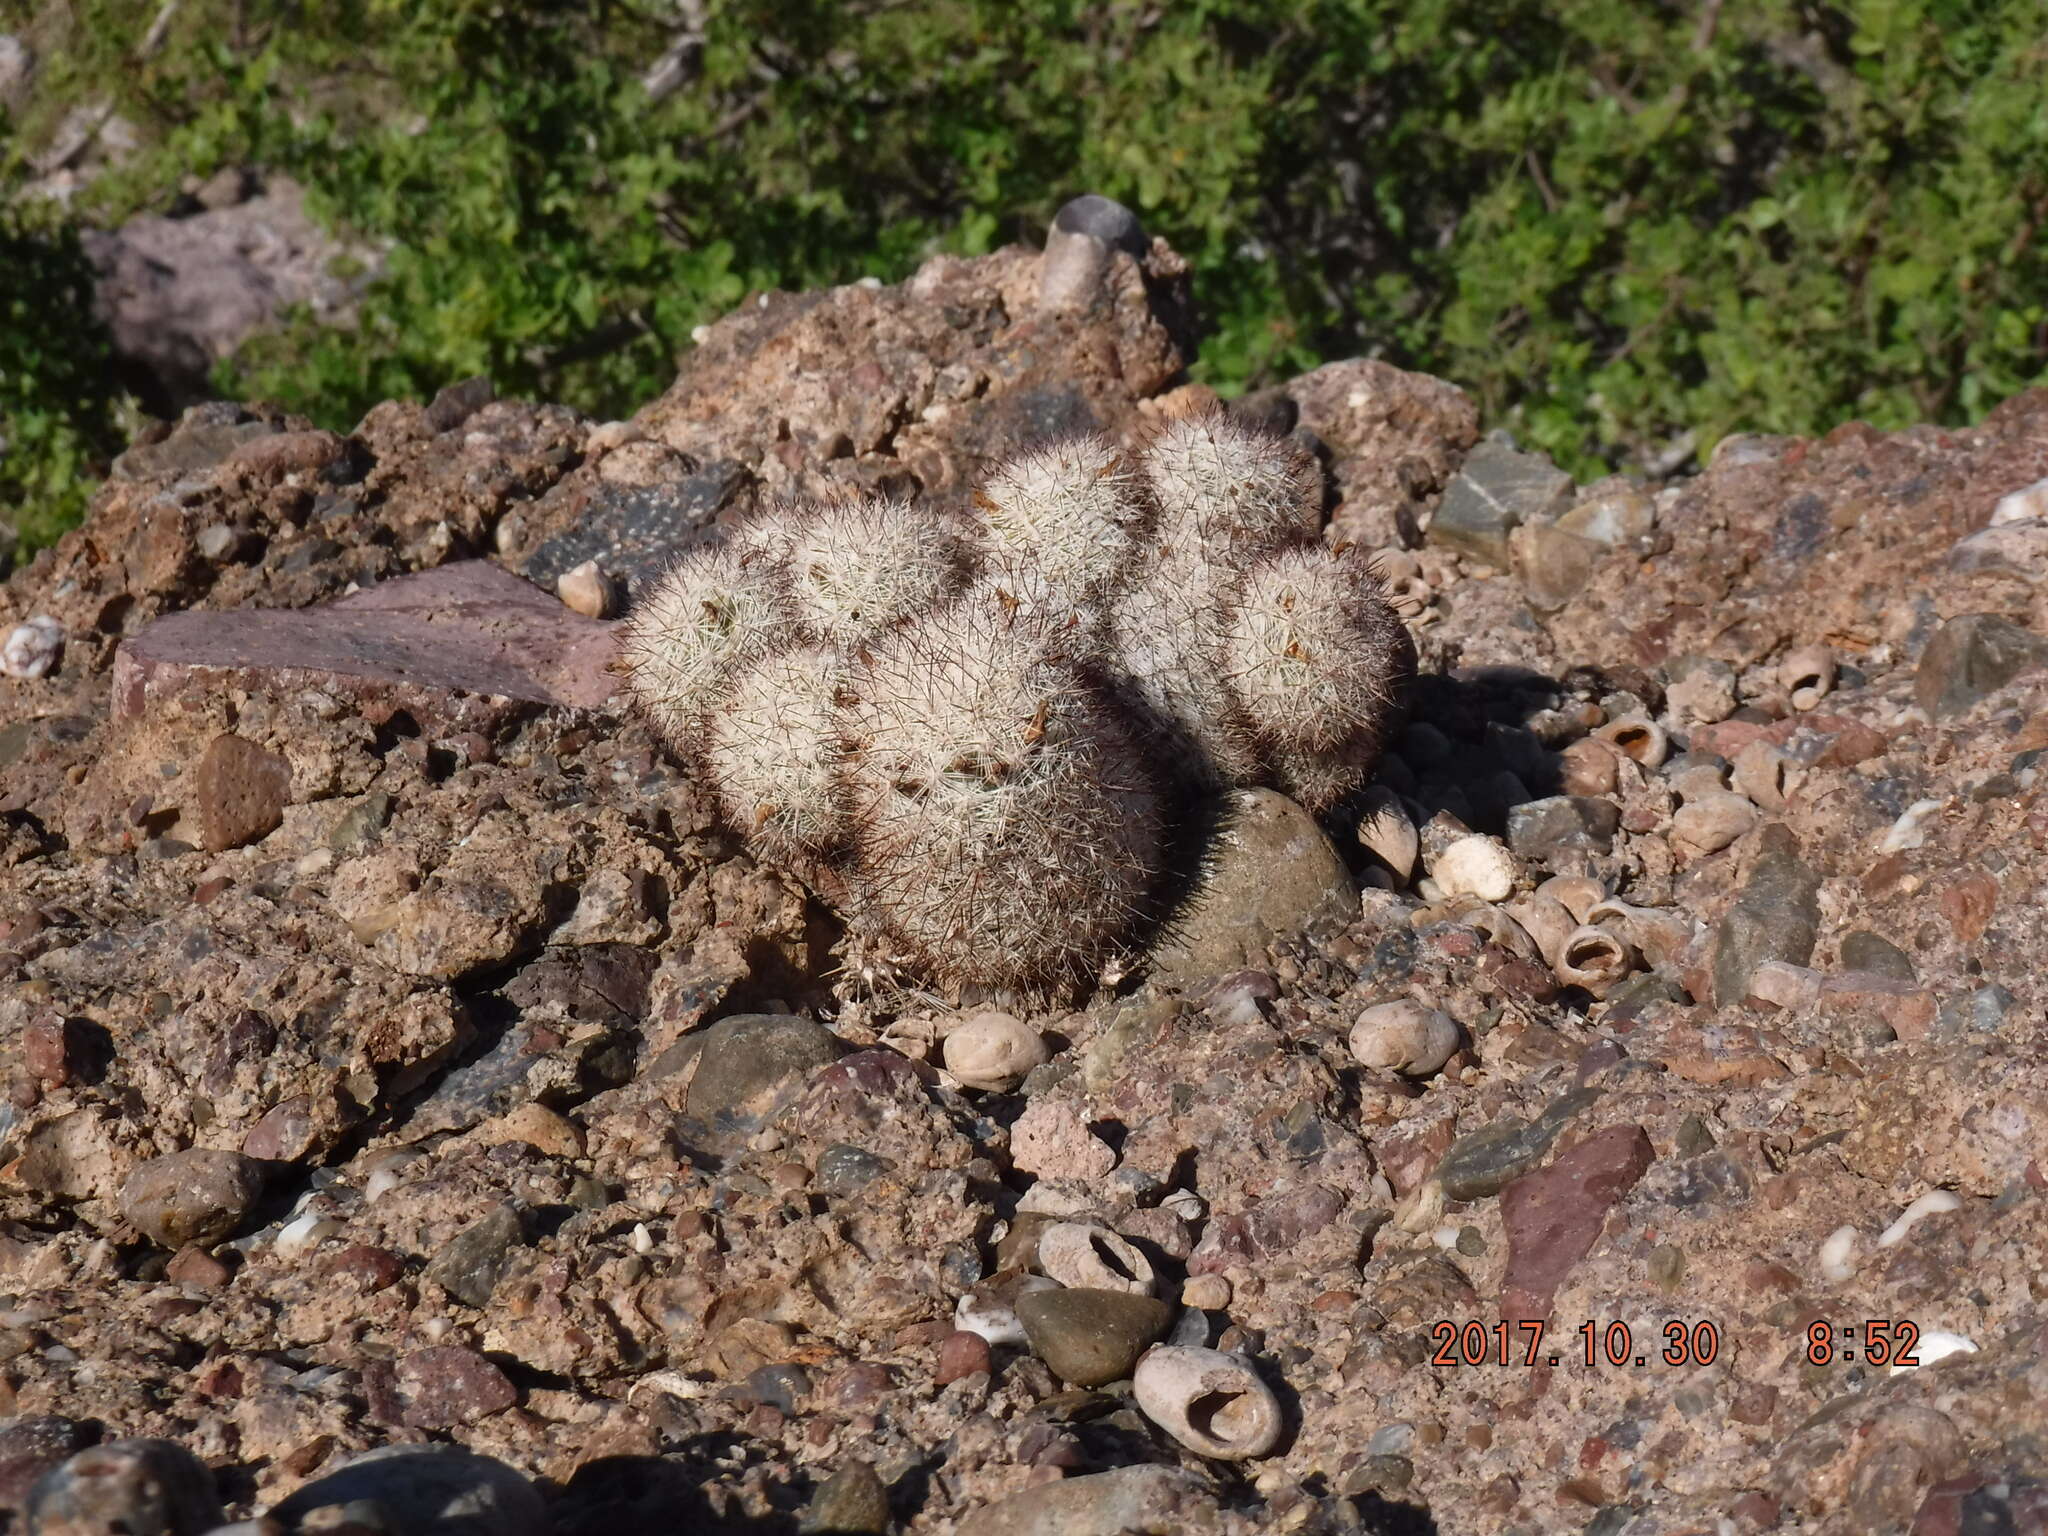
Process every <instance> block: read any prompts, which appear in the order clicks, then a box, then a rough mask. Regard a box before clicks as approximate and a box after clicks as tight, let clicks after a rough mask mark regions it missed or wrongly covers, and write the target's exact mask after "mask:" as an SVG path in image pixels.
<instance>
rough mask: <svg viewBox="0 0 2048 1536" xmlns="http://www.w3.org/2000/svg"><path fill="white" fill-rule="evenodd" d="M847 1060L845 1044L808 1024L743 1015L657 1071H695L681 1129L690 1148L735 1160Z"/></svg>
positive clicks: (666, 1058) (682, 1047)
mask: <svg viewBox="0 0 2048 1536" xmlns="http://www.w3.org/2000/svg"><path fill="white" fill-rule="evenodd" d="M845 1054H846V1046H845V1045H844V1043H842V1042H841V1041H840V1039H839V1037H838V1036H836V1035H834V1034H833V1033H832V1031H831V1030H829V1029H827V1028H825V1026H824V1025H822V1024H819V1023H815V1022H814V1021H812V1020H810V1019H805V1018H799V1017H798V1016H797V1015H795V1014H789V1013H741V1014H735V1015H734V1016H733V1017H732V1018H729V1019H720V1020H719V1021H718V1022H717V1023H716V1024H713V1025H711V1026H710V1027H709V1028H707V1029H701V1030H698V1031H697V1032H696V1033H695V1034H692V1035H686V1036H684V1037H683V1039H681V1040H679V1041H678V1042H677V1043H676V1044H675V1045H673V1046H671V1047H669V1049H668V1050H667V1051H664V1052H663V1053H662V1056H661V1059H660V1060H659V1061H658V1062H656V1063H655V1066H654V1070H655V1071H656V1072H658V1073H667V1072H680V1071H683V1070H685V1069H686V1068H687V1067H688V1066H689V1065H690V1063H692V1062H695V1063H696V1076H695V1077H693V1078H692V1079H691V1080H690V1087H689V1090H688V1092H687V1094H686V1096H685V1098H684V1101H683V1111H682V1114H681V1115H680V1116H679V1117H678V1120H677V1127H676V1128H677V1130H678V1132H679V1133H680V1134H681V1136H682V1138H683V1140H684V1141H685V1143H687V1144H688V1145H690V1146H692V1147H697V1148H701V1149H703V1150H705V1151H709V1152H712V1153H715V1154H717V1155H719V1156H730V1155H731V1154H733V1153H735V1152H738V1151H740V1150H741V1149H743V1148H744V1147H745V1146H746V1144H747V1141H748V1139H749V1138H750V1137H752V1136H753V1135H754V1133H755V1132H756V1131H758V1130H760V1129H761V1128H762V1127H763V1126H764V1125H766V1124H767V1123H768V1122H769V1121H770V1120H771V1119H773V1118H774V1117H775V1116H776V1115H778V1114H780V1113H781V1112H782V1110H783V1109H785V1108H786V1107H788V1105H789V1104H790V1103H791V1102H792V1101H793V1100H794V1099H795V1098H796V1096H797V1095H798V1093H800V1092H801V1091H802V1089H803V1086H804V1084H805V1083H806V1082H808V1081H809V1080H810V1076H811V1074H812V1073H813V1072H816V1071H817V1070H818V1069H819V1068H820V1067H827V1066H830V1065H831V1064H832V1063H833V1062H835V1061H837V1060H838V1059H839V1058H840V1057H841V1056H843V1055H845Z"/></svg>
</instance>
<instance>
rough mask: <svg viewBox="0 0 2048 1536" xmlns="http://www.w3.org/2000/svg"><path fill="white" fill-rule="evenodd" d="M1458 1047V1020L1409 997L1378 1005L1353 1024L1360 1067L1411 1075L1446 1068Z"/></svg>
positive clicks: (1354, 1049) (1353, 1051)
mask: <svg viewBox="0 0 2048 1536" xmlns="http://www.w3.org/2000/svg"><path fill="white" fill-rule="evenodd" d="M1457 1048H1458V1024H1457V1020H1455V1019H1453V1018H1452V1017H1451V1016H1450V1015H1449V1014H1447V1013H1445V1012H1443V1011H1442V1010H1441V1009H1438V1008H1430V1007H1427V1006H1425V1005H1424V1004H1422V1003H1418V1002H1414V1001H1412V1000H1410V999H1407V998H1402V999H1399V1000H1397V1001H1395V1002H1391V1003H1377V1004H1375V1005H1374V1006H1372V1007H1370V1008H1368V1009H1366V1010H1365V1011H1364V1012H1363V1013H1361V1014H1360V1015H1359V1016H1358V1022H1357V1023H1356V1024H1354V1025H1353V1026H1352V1027H1351V1054H1352V1055H1353V1056H1354V1057H1356V1058H1357V1059H1358V1063H1359V1065H1360V1066H1366V1067H1373V1068H1376V1069H1378V1070H1381V1071H1392V1072H1399V1073H1401V1074H1403V1075H1404V1076H1408V1077H1428V1076H1429V1075H1430V1074H1431V1073H1434V1072H1439V1071H1441V1070H1443V1065H1444V1063H1445V1062H1447V1061H1449V1060H1450V1059H1451V1054H1452V1052H1454V1051H1456V1050H1457Z"/></svg>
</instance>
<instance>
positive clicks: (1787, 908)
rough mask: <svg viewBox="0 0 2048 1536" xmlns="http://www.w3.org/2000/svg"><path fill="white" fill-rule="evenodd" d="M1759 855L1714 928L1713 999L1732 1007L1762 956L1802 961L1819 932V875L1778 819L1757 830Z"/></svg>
mask: <svg viewBox="0 0 2048 1536" xmlns="http://www.w3.org/2000/svg"><path fill="white" fill-rule="evenodd" d="M1756 836H1757V846H1758V850H1759V851H1758V854H1757V858H1756V862H1755V863H1754V864H1752V865H1751V866H1750V871H1749V878H1748V880H1747V881H1746V882H1744V884H1743V887H1742V890H1741V891H1740V893H1738V894H1737V896H1736V898H1735V903H1734V905H1733V906H1731V907H1730V908H1729V909H1728V911H1727V914H1726V915H1725V916H1724V917H1723V918H1722V919H1721V921H1720V923H1719V924H1717V925H1716V927H1715V929H1714V948H1713V976H1714V1003H1715V1005H1716V1006H1717V1007H1721V1008H1733V1007H1735V1006H1736V1005H1737V1004H1739V1003H1740V1002H1741V1001H1742V1000H1743V999H1744V998H1745V997H1747V996H1748V995H1749V979H1750V977H1752V976H1754V975H1755V974H1756V968H1757V967H1758V966H1760V965H1762V964H1763V963H1764V962H1765V961H1766V960H1782V961H1784V962H1785V963H1786V964H1787V965H1805V964H1806V963H1807V962H1808V961H1809V960H1811V959H1812V958H1813V942H1814V939H1815V937H1816V936H1817V935H1818V934H1819V932H1820V876H1819V875H1817V874H1815V873H1814V872H1813V871H1812V870H1811V869H1808V868H1807V867H1806V865H1805V864H1803V863H1802V862H1800V858H1799V845H1798V844H1797V843H1796V842H1794V841H1793V838H1792V834H1791V833H1790V832H1789V831H1787V830H1786V829H1785V827H1784V826H1783V825H1781V824H1779V823H1777V822H1773V823H1771V824H1770V825H1769V826H1767V827H1765V828H1764V829H1763V830H1762V831H1761V832H1759V833H1757V835H1756Z"/></svg>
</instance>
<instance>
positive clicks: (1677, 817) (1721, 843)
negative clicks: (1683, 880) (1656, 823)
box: [1671, 789, 1761, 858]
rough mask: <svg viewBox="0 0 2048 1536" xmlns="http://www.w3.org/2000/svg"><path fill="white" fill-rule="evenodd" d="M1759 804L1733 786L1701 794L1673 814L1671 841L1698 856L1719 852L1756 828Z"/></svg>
mask: <svg viewBox="0 0 2048 1536" xmlns="http://www.w3.org/2000/svg"><path fill="white" fill-rule="evenodd" d="M1760 819H1761V818H1760V817H1759V816H1758V814H1757V808H1756V807H1755V806H1754V805H1752V804H1750V802H1749V801H1748V800H1747V799H1746V798H1744V797H1743V796H1741V795H1738V794H1735V793H1734V792H1733V791H1731V790H1725V789H1724V790H1717V791H1715V792H1714V793H1712V794H1706V795H1701V796H1699V797H1698V798H1697V799H1694V800H1691V801H1688V802H1687V803H1686V804H1684V805H1682V806H1680V807H1679V808H1678V809H1677V810H1676V811H1674V812H1673V813H1672V816H1671V841H1672V843H1673V845H1674V846H1676V847H1678V848H1680V849H1683V850H1684V851H1685V852H1686V853H1688V854H1690V855H1692V856H1693V857H1695V858H1698V857H1704V856H1705V855H1707V854H1710V853H1719V852H1720V851H1721V850H1722V849H1723V848H1726V847H1727V846H1728V845H1729V844H1730V843H1732V842H1734V841H1735V840H1736V839H1737V838H1739V837H1743V836H1745V835H1747V834H1748V833H1750V832H1753V831H1755V830H1756V826H1757V822H1758V821H1759V820H1760Z"/></svg>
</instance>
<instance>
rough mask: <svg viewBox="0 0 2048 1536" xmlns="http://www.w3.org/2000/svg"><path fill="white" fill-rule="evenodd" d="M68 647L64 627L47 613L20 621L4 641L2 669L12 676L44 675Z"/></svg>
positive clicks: (1, 644)
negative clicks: (24, 621) (21, 622)
mask: <svg viewBox="0 0 2048 1536" xmlns="http://www.w3.org/2000/svg"><path fill="white" fill-rule="evenodd" d="M63 650H64V626H63V625H62V624H59V623H58V622H57V621H56V620H55V619H53V618H51V617H50V616H49V615H48V614H47V613H39V614H37V615H36V616H35V617H34V618H32V619H30V620H29V621H28V622H27V623H25V624H17V625H15V626H14V628H13V629H11V630H9V631H8V634H7V639H6V640H5V641H4V642H0V672H4V673H6V674H7V675H8V676H9V677H24V678H26V677H43V676H46V675H47V674H48V673H49V672H50V671H51V669H52V668H54V667H55V666H56V665H57V658H58V656H59V655H61V654H62V653H63Z"/></svg>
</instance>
